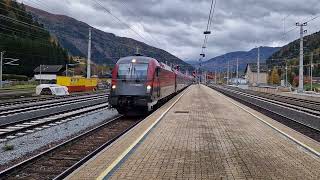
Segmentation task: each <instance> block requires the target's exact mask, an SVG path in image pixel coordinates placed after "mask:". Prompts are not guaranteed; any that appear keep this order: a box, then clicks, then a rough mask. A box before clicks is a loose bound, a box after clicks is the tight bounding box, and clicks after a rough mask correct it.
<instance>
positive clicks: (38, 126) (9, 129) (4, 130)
mask: <svg viewBox="0 0 320 180" xmlns="http://www.w3.org/2000/svg"><path fill="white" fill-rule="evenodd" d="M107 108H108V103H103V104H98V105H94V106H89V107H85V108H80V109H77V110H72V111H68V112H65V113H61V114H57V115H52V116H50V115H49V116H47V117H42V118H39V119H34V120H28V121H22V122H19V123H16V122H14V123H10V124H7V125H2V126H0V142H5V141H8V140H11V139H14V138H17V137H20V136H24V135H27V134H30V133H34V132H36V131H40V130H43V129H45V128H49V127H52V126H56V125H59V124H61V123H65V122H68V121H69V120H72V119H74V118H78V117H81V116H85V115H87V114H89V113H94V112H97V111H99V110H102V109H107Z"/></svg>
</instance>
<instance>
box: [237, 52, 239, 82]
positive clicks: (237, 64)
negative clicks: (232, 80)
mask: <svg viewBox="0 0 320 180" xmlns="http://www.w3.org/2000/svg"><path fill="white" fill-rule="evenodd" d="M238 84H239V58H237V85H238Z"/></svg>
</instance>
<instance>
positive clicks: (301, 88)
mask: <svg viewBox="0 0 320 180" xmlns="http://www.w3.org/2000/svg"><path fill="white" fill-rule="evenodd" d="M296 26H300V60H299V87H298V92H299V93H301V92H303V33H304V32H305V31H304V30H303V27H304V26H307V23H306V22H305V23H296Z"/></svg>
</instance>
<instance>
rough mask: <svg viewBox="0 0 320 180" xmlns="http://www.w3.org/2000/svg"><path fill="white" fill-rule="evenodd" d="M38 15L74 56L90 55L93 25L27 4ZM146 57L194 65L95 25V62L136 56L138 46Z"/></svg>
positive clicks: (93, 51)
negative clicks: (89, 34) (90, 29)
mask: <svg viewBox="0 0 320 180" xmlns="http://www.w3.org/2000/svg"><path fill="white" fill-rule="evenodd" d="M27 9H28V11H30V12H31V13H32V15H33V16H34V18H35V19H36V20H38V21H39V22H41V23H42V24H44V27H45V28H47V29H48V30H49V32H50V33H51V34H53V35H54V36H55V37H57V39H58V40H59V42H60V43H61V45H62V47H64V48H65V49H67V50H68V51H69V53H70V54H71V55H73V56H81V57H87V47H88V29H89V27H90V26H89V25H88V24H86V23H84V22H81V21H78V20H76V19H74V18H71V17H68V16H64V15H55V14H50V13H48V12H45V11H42V10H39V9H35V8H33V7H27ZM137 48H138V49H139V51H140V53H141V54H143V55H146V56H150V57H153V58H155V59H157V60H159V61H161V62H164V63H165V62H167V63H168V64H171V63H172V64H179V65H180V66H181V67H182V68H188V69H190V68H192V66H191V65H189V64H187V63H185V62H184V61H182V60H181V59H179V58H177V57H175V56H174V55H172V54H170V53H168V52H166V51H164V50H162V49H158V48H155V47H152V46H149V45H147V44H145V43H143V42H139V41H136V40H134V39H131V38H126V37H118V36H116V35H114V34H112V33H107V32H104V31H101V30H99V29H95V28H92V61H93V62H95V63H97V64H109V65H113V64H114V63H115V62H116V61H117V60H118V59H119V58H120V57H125V56H129V55H133V54H135V52H136V49H137Z"/></svg>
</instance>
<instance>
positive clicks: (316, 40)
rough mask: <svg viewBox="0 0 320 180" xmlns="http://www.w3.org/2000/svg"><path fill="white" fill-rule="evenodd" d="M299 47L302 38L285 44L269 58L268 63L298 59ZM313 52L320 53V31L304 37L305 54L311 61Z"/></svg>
mask: <svg viewBox="0 0 320 180" xmlns="http://www.w3.org/2000/svg"><path fill="white" fill-rule="evenodd" d="M299 48H300V39H297V40H295V41H293V42H290V43H289V44H287V45H285V46H283V47H282V48H281V49H280V50H279V51H277V52H275V53H274V54H272V56H271V57H270V58H269V59H268V64H281V63H283V61H284V60H292V61H297V60H298V57H299ZM311 52H313V53H314V56H316V55H319V53H320V32H316V33H314V34H311V35H308V36H305V37H304V54H305V59H306V60H307V61H309V56H310V53H311ZM317 57H318V56H317ZM314 59H315V58H314Z"/></svg>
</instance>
